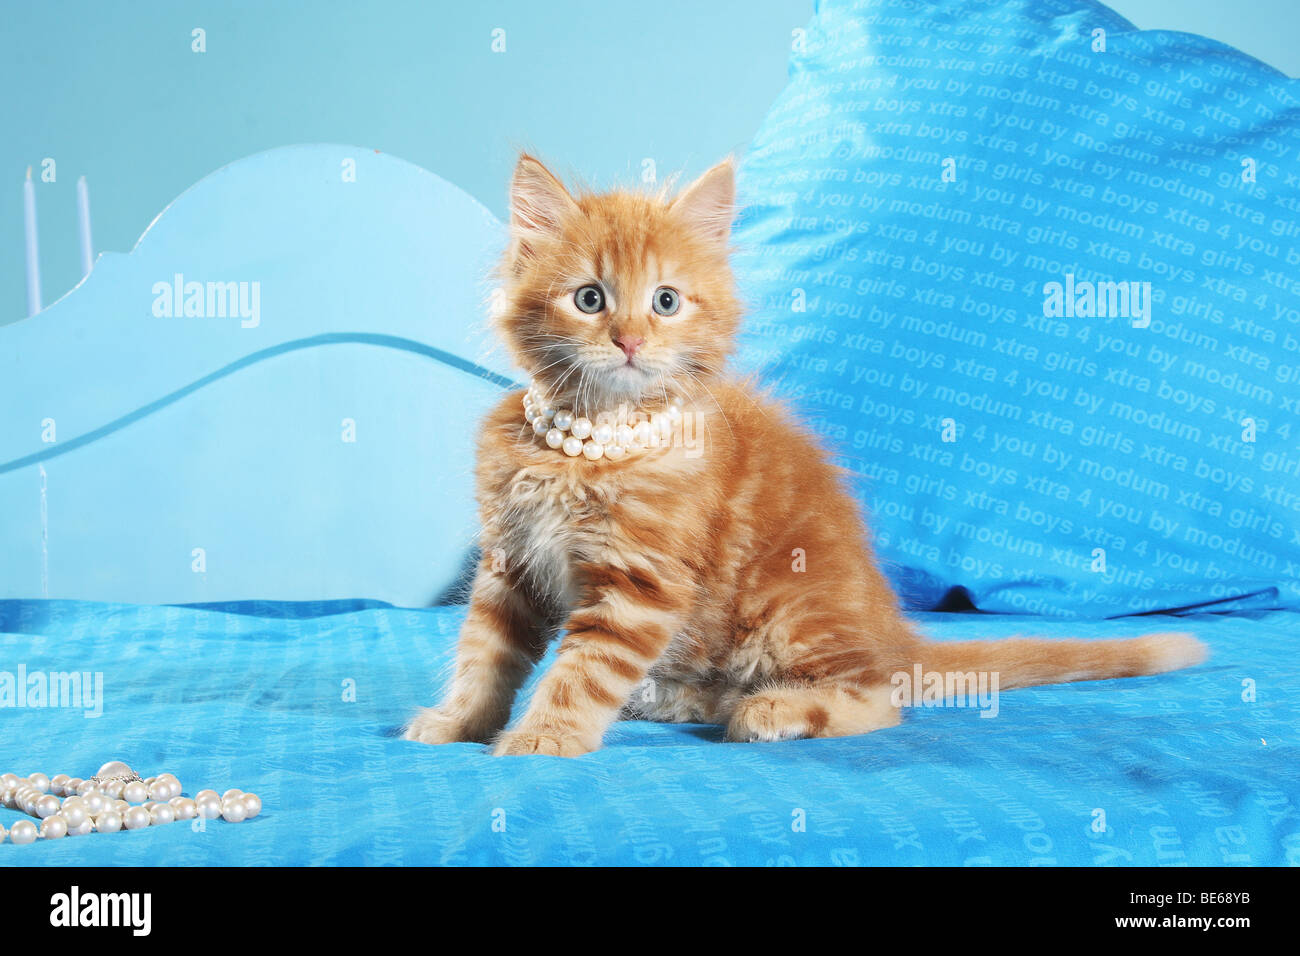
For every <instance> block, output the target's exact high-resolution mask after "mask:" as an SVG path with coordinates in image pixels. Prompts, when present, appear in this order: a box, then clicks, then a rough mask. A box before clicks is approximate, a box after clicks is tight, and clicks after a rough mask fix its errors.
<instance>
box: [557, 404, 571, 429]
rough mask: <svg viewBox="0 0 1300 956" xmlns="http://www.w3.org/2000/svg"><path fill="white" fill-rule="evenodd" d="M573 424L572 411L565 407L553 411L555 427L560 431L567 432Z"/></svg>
mask: <svg viewBox="0 0 1300 956" xmlns="http://www.w3.org/2000/svg"><path fill="white" fill-rule="evenodd" d="M572 425H573V412H571V411H568V410H567V409H560V411H558V412H556V413H555V427H556V428H558V429H559V430H560V431H562V432H567V431H568V430H569V428H570V427H571V426H572Z"/></svg>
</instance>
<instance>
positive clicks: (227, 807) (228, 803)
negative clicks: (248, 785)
mask: <svg viewBox="0 0 1300 956" xmlns="http://www.w3.org/2000/svg"><path fill="white" fill-rule="evenodd" d="M243 797H244V795H243V794H242V793H241V794H240V795H239V796H238V797H236V798H234V799H233V800H232V799H226V800H222V801H221V817H222V819H224V820H225V821H226V822H227V823H242V822H243V821H244V817H246V816H247V815H248V813H247V811H246V810H245V809H244V800H243Z"/></svg>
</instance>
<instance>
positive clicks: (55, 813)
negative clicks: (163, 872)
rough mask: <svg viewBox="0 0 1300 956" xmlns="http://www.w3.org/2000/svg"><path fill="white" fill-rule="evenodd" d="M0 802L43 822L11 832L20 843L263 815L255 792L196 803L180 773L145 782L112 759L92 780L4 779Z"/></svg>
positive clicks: (212, 794) (0, 832) (202, 796)
mask: <svg viewBox="0 0 1300 956" xmlns="http://www.w3.org/2000/svg"><path fill="white" fill-rule="evenodd" d="M59 797H63V798H64V799H63V800H62V801H60V800H59ZM0 803H3V804H4V805H5V806H6V807H9V808H10V809H13V810H21V811H22V812H23V813H25V814H27V815H28V816H32V817H36V818H37V819H38V820H40V821H41V827H40V830H39V831H38V830H37V829H36V824H34V823H31V822H29V821H27V820H19V821H18V822H17V823H15V824H14V825H13V826H12V827H11V828H10V829H9V839H11V840H13V842H14V843H18V844H26V843H35V842H36V837H37V834H38V833H39V835H40V836H41V838H42V839H45V840H57V839H59V838H60V837H65V836H82V835H84V834H87V833H90V832H91V831H92V830H93V831H97V832H99V833H116V832H117V831H119V830H123V829H126V830H140V829H143V828H144V827H147V826H161V825H162V824H164V823H171V822H173V821H175V820H192V819H194V818H195V817H203V819H205V820H215V819H216V818H217V817H221V818H222V819H223V820H226V821H228V822H230V823H239V822H241V821H243V820H251V819H252V818H253V817H255V816H257V815H258V814H259V813H261V812H262V801H261V798H259V797H258V796H257V794H255V793H244V792H243V791H242V790H227V791H226V792H225V793H223V794H221V795H220V796H218V795H217V792H216V791H215V790H200V791H199V792H198V793H197V794H195V796H194V797H193V798H192V799H191V798H190V797H184V796H181V782H180V780H178V779H177V777H176V775H175V774H171V773H163V774H159V775H158V776H156V777H149V778H148V779H146V780H141V779H140V775H139V774H138V773H136V772H135V771H134V770H132V769H131V768H130V767H128V766H127V765H126V764H124V763H122V761H120V760H110V761H109V762H108V763H106V764H104V766H102V767H100V768H99V773H97V774H95V775H94V776H93V777H91V778H90V779H89V780H82V779H81V778H80V777H69V776H68V775H67V774H66V773H60V774H55V775H54V776H53V777H47V776H46V775H45V774H43V773H34V774H31V775H29V776H27V777H20V776H18V775H17V774H13V773H6V774H4V775H0ZM132 804H140V806H132ZM4 840H5V828H4V826H3V825H0V843H3V842H4Z"/></svg>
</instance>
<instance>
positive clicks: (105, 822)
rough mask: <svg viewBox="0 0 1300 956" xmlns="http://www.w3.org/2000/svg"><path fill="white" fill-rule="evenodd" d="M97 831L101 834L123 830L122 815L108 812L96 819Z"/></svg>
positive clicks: (114, 811)
mask: <svg viewBox="0 0 1300 956" xmlns="http://www.w3.org/2000/svg"><path fill="white" fill-rule="evenodd" d="M95 829H96V830H98V831H99V832H100V833H116V832H117V831H118V830H120V829H122V814H120V813H118V812H117V811H116V810H107V811H105V812H104V813H101V814H100V815H99V816H97V817H95Z"/></svg>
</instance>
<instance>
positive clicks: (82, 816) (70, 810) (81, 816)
mask: <svg viewBox="0 0 1300 956" xmlns="http://www.w3.org/2000/svg"><path fill="white" fill-rule="evenodd" d="M75 799H77V798H76V797H69V798H68V799H67V800H65V801H63V809H62V810H60V811H59V812H60V813H61V814H62V815H63V819H65V820H67V821H68V829H69V830H73V829H76V828H77V827H79V826H81V824H82V822H83V821H84V820H86V819H87V818H88V817H89V816H90V814H88V813H86V807H85V804H81V803H77V804H74V805H73V806H68V802H69V801H71V800H75Z"/></svg>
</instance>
